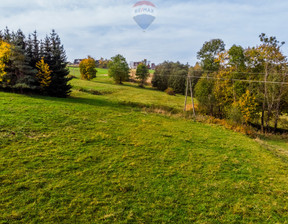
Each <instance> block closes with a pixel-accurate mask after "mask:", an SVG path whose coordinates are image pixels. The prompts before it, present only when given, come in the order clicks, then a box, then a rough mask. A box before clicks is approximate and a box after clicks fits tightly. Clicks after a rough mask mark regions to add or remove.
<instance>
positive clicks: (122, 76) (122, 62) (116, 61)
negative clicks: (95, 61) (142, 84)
mask: <svg viewBox="0 0 288 224" xmlns="http://www.w3.org/2000/svg"><path fill="white" fill-rule="evenodd" d="M129 71H130V69H129V66H128V64H127V62H126V59H125V58H124V57H123V56H122V55H120V54H118V55H116V56H115V57H112V58H111V61H110V62H109V65H108V75H109V76H110V77H112V78H113V79H114V81H115V83H116V84H123V82H124V81H128V79H129Z"/></svg>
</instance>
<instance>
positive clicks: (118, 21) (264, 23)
mask: <svg viewBox="0 0 288 224" xmlns="http://www.w3.org/2000/svg"><path fill="white" fill-rule="evenodd" d="M136 2H137V1H133V0H101V1H100V0H82V1H80V0H49V1H48V0H45V1H44V0H9V1H6V2H2V3H1V8H0V28H1V29H4V28H5V27H6V26H8V27H9V28H10V29H13V30H17V29H18V28H21V29H22V30H23V31H24V32H25V33H31V32H33V31H34V30H37V31H38V33H39V36H40V37H44V36H45V34H47V33H49V32H50V31H51V30H52V29H55V30H56V32H57V33H58V34H59V35H60V37H61V39H62V42H63V44H64V46H65V49H66V53H67V56H68V59H69V60H70V61H72V60H73V59H74V58H84V57H86V56H87V55H91V56H93V57H95V58H96V59H97V58H100V57H104V58H110V57H112V56H114V55H116V54H118V53H119V54H122V55H124V56H125V57H126V58H127V61H128V62H130V61H138V60H142V59H144V58H147V59H148V60H149V61H152V62H155V63H161V62H163V61H164V60H170V61H180V62H182V63H187V62H188V63H189V64H190V65H193V64H195V62H196V61H197V58H196V54H197V51H199V49H200V48H201V47H202V45H203V43H204V42H205V41H209V40H210V39H213V38H221V39H222V40H223V41H224V42H225V44H226V48H229V47H231V46H232V45H233V44H237V45H242V46H243V47H248V46H255V45H257V44H259V38H258V36H259V34H260V33H262V32H264V33H266V34H267V35H269V36H276V37H277V39H278V40H280V41H286V42H287V46H286V45H284V47H283V51H284V53H285V54H286V55H288V29H287V20H288V13H287V12H288V1H284V0H281V1H280V0H274V1H272V0H250V1H248V0H242V1H238V0H229V1H228V0H218V1H216V0H202V1H200V0H192V1H188V0H178V1H172V0H153V1H151V2H153V3H154V4H155V5H156V6H157V18H156V20H155V21H154V23H153V24H152V25H151V26H150V27H149V28H148V30H147V31H146V32H143V31H142V30H141V29H140V28H139V27H138V26H137V25H136V23H135V22H134V20H133V18H132V6H133V4H134V3H136Z"/></svg>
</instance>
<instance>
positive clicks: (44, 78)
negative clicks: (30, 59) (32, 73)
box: [36, 57, 52, 89]
mask: <svg viewBox="0 0 288 224" xmlns="http://www.w3.org/2000/svg"><path fill="white" fill-rule="evenodd" d="M36 67H37V68H38V73H37V78H38V80H39V83H40V85H41V87H42V88H43V89H45V88H46V87H48V86H50V84H51V74H52V71H51V70H50V68H49V65H48V64H47V63H45V61H44V58H43V57H42V58H41V60H40V61H38V62H37V63H36Z"/></svg>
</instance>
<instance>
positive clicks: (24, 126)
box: [0, 76, 288, 223]
mask: <svg viewBox="0 0 288 224" xmlns="http://www.w3.org/2000/svg"><path fill="white" fill-rule="evenodd" d="M71 83H72V84H73V85H74V86H75V87H74V90H73V92H72V97H71V98H68V99H57V98H51V97H40V96H23V95H17V94H11V93H0V105H1V107H0V183H1V184H0V200H1V203H0V223H285V222H286V223H287V220H288V197H287V196H288V187H287V186H288V177H287V172H288V163H287V162H288V160H287V159H288V157H287V156H286V155H285V152H286V151H285V150H284V151H283V152H284V153H282V154H279V153H277V152H276V153H275V151H273V150H270V148H267V147H265V146H264V145H263V144H262V143H263V142H260V140H259V141H255V140H253V139H250V138H248V137H246V136H244V135H241V134H238V133H234V132H232V131H228V130H225V129H224V128H222V127H218V126H210V125H205V124H201V123H196V122H193V121H192V120H186V119H184V118H180V117H179V118H177V117H176V116H173V117H169V116H166V115H161V114H156V113H148V112H147V111H144V110H142V109H141V108H140V107H142V106H145V105H146V106H148V107H149V106H150V107H151V108H152V107H154V108H164V109H165V110H169V108H170V107H175V108H176V110H178V109H179V110H180V109H181V108H182V105H183V96H177V97H173V96H168V95H165V94H164V93H161V92H157V91H154V90H152V89H149V88H148V89H141V88H138V87H137V86H134V85H132V84H125V85H123V86H116V85H114V84H112V81H111V80H110V79H109V78H108V77H105V76H98V77H97V78H96V79H95V80H94V81H91V82H88V81H83V80H79V79H73V80H72V81H71ZM93 90H97V92H100V93H101V94H104V95H94V93H95V92H93ZM139 106H140V107H139ZM275 142H279V141H277V140H275ZM281 142H282V143H281V147H282V146H283V148H285V146H286V145H287V142H286V140H282V141H281ZM270 143H271V144H274V143H273V141H272V140H271V142H270Z"/></svg>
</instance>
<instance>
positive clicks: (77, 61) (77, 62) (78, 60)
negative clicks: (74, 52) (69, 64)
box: [74, 59, 83, 65]
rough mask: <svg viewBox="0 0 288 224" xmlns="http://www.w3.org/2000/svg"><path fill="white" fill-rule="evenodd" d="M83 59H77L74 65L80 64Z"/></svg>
mask: <svg viewBox="0 0 288 224" xmlns="http://www.w3.org/2000/svg"><path fill="white" fill-rule="evenodd" d="M81 61H83V59H75V60H74V65H79V64H80V62H81Z"/></svg>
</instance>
